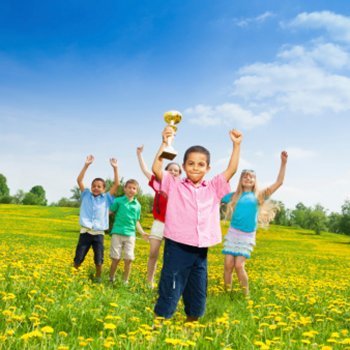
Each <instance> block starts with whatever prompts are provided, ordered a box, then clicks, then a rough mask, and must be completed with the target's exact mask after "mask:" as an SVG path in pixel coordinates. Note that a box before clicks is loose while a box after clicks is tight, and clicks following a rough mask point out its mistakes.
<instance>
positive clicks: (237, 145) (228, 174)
mask: <svg viewBox="0 0 350 350" xmlns="http://www.w3.org/2000/svg"><path fill="white" fill-rule="evenodd" d="M230 138H231V140H232V145H233V149H232V153H231V158H230V161H229V163H228V166H227V169H226V170H225V171H224V172H223V175H224V176H225V178H226V180H227V181H230V179H231V178H232V176H233V175H234V174H235V173H236V171H237V168H238V161H239V154H240V151H241V142H242V133H241V132H240V131H238V130H235V129H233V130H231V131H230Z"/></svg>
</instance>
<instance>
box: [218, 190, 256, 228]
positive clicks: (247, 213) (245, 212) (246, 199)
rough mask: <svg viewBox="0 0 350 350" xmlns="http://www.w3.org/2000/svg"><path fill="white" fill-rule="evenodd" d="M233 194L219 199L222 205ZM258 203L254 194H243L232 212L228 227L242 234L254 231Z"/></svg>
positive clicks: (228, 200) (227, 201)
mask: <svg viewBox="0 0 350 350" xmlns="http://www.w3.org/2000/svg"><path fill="white" fill-rule="evenodd" d="M233 193H234V192H231V193H229V194H227V195H226V196H224V197H223V198H222V199H221V202H222V203H229V202H230V200H231V197H232V195H233ZM258 211H259V203H258V199H257V198H256V196H255V194H254V192H243V193H242V195H241V197H240V198H239V199H238V201H237V204H236V207H235V211H234V212H233V215H232V218H231V223H230V226H231V227H232V228H235V229H237V230H240V231H243V232H254V231H256V227H257V223H258Z"/></svg>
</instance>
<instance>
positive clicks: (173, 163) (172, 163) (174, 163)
mask: <svg viewBox="0 0 350 350" xmlns="http://www.w3.org/2000/svg"><path fill="white" fill-rule="evenodd" d="M172 165H177V166H178V167H179V174H181V173H182V170H181V166H180V164H178V163H176V162H170V163H168V164H167V166H166V167H165V170H168V169H169V167H170V166H172Z"/></svg>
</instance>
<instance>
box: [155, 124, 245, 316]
mask: <svg viewBox="0 0 350 350" xmlns="http://www.w3.org/2000/svg"><path fill="white" fill-rule="evenodd" d="M162 136H163V142H162V145H161V147H160V149H159V151H158V153H157V155H156V158H155V160H154V163H153V167H152V170H153V173H154V175H155V176H156V179H157V180H158V181H161V183H162V190H163V191H164V192H165V193H166V194H167V195H168V205H167V213H166V217H165V230H164V238H165V246H164V258H163V268H162V272H161V277H160V281H159V297H158V300H157V303H156V306H155V309H154V311H155V314H156V315H157V316H162V317H165V318H170V317H171V316H172V315H173V313H174V312H175V310H176V307H177V304H178V302H179V299H180V297H181V296H182V297H183V301H184V304H185V313H186V315H187V321H196V320H198V318H199V317H200V316H202V315H203V314H204V311H205V303H206V290H207V252H208V247H210V246H213V245H215V244H218V243H220V242H221V237H222V235H221V228H220V213H219V207H220V201H221V198H222V197H223V196H224V195H225V194H227V193H228V192H230V186H229V180H230V179H231V177H232V176H233V175H234V174H235V172H236V171H237V167H238V160H239V153H240V143H241V140H242V134H241V133H240V132H239V131H237V130H231V131H230V138H231V140H232V142H233V149H232V154H231V158H230V161H229V164H228V167H227V169H226V170H225V171H224V172H223V173H221V174H219V175H216V176H215V177H214V178H213V179H212V180H210V181H205V180H204V176H205V175H206V174H207V173H208V172H209V170H210V153H209V151H208V150H207V149H206V148H204V147H202V146H192V147H190V148H189V149H188V150H187V151H186V152H185V155H184V161H183V165H182V167H183V169H184V171H185V173H186V178H185V179H180V178H176V177H174V176H172V175H171V174H169V173H168V172H166V171H162V159H161V158H160V154H161V153H162V151H163V149H164V148H165V147H166V146H167V142H166V141H167V139H168V137H173V136H174V131H173V129H172V128H171V127H166V128H165V129H164V131H163V133H162Z"/></svg>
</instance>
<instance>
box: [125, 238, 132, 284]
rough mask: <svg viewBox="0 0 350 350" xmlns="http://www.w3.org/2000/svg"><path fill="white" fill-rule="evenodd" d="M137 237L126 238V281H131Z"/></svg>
mask: <svg viewBox="0 0 350 350" xmlns="http://www.w3.org/2000/svg"><path fill="white" fill-rule="evenodd" d="M134 251H135V237H125V239H124V282H128V281H129V276H130V271H131V263H132V261H133V260H134V259H135V253H134Z"/></svg>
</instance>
